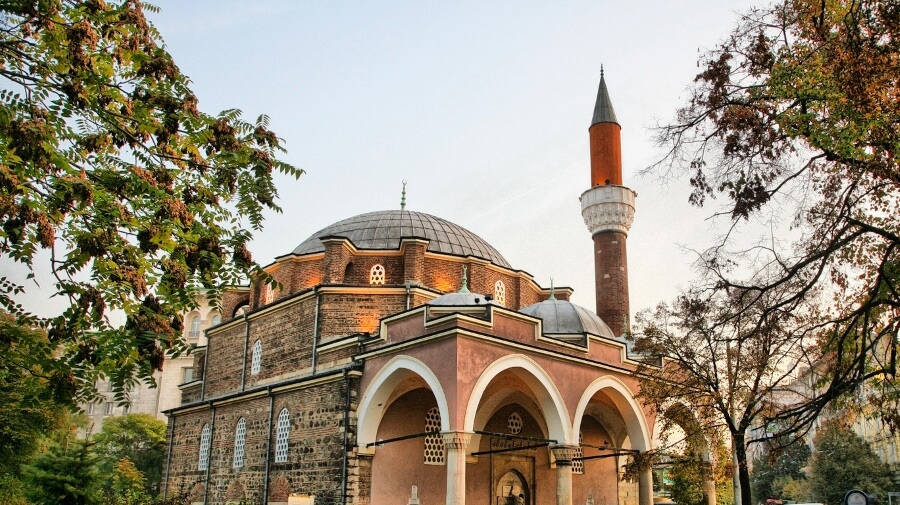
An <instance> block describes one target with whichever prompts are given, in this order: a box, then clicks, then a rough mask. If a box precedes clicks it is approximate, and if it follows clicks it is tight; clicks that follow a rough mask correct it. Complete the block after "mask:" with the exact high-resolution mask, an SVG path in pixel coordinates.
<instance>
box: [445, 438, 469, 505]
mask: <svg viewBox="0 0 900 505" xmlns="http://www.w3.org/2000/svg"><path fill="white" fill-rule="evenodd" d="M442 435H443V437H444V449H446V450H447V505H465V503H466V447H468V446H469V440H470V439H471V438H472V434H471V433H466V432H464V431H449V432H446V433H442Z"/></svg>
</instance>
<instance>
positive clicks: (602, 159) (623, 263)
mask: <svg viewBox="0 0 900 505" xmlns="http://www.w3.org/2000/svg"><path fill="white" fill-rule="evenodd" d="M621 129H622V127H621V126H619V123H618V121H617V120H616V113H615V111H614V110H613V106H612V102H611V101H610V100H609V92H608V91H607V90H606V79H605V78H604V76H603V68H602V67H601V69H600V89H599V90H598V91H597V104H596V105H595V106H594V117H593V120H592V121H591V127H590V128H588V134H589V135H590V142H591V189H589V190H587V191H585V192H584V193H582V195H581V215H582V216H583V217H584V223H585V224H586V225H587V227H588V230H590V232H591V235H592V236H593V238H594V279H595V286H596V289H597V315H598V316H600V318H601V319H603V321H604V322H606V324H608V325H609V327H610V329H612V331H613V333H614V334H615V335H617V336H618V335H621V334H622V333H624V332H626V331H628V321H629V320H630V319H629V307H628V254H627V250H626V247H625V239H626V238H627V237H628V229H629V228H631V222H632V221H633V220H634V198H635V196H636V194H635V192H634V191H632V190H631V189H629V188H626V187H625V186H622V143H621V140H620V131H621Z"/></svg>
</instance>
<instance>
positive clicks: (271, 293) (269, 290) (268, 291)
mask: <svg viewBox="0 0 900 505" xmlns="http://www.w3.org/2000/svg"><path fill="white" fill-rule="evenodd" d="M274 299H275V288H273V287H272V285H271V284H266V285H265V287H263V297H262V304H263V305H268V304H270V303H272V300H274Z"/></svg>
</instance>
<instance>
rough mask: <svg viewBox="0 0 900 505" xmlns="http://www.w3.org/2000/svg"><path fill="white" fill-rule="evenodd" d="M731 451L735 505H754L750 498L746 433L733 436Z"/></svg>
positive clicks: (733, 434)
mask: <svg viewBox="0 0 900 505" xmlns="http://www.w3.org/2000/svg"><path fill="white" fill-rule="evenodd" d="M731 449H732V454H734V466H735V468H734V500H735V502H734V505H752V504H753V501H752V497H751V496H750V469H749V468H748V467H747V446H746V445H745V439H744V433H743V432H740V433H732V434H731Z"/></svg>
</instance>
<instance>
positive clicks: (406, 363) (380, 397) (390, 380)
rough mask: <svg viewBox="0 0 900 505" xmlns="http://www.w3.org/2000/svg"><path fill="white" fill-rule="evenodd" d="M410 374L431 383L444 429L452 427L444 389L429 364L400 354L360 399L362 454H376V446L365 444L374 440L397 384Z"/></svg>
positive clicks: (383, 369)
mask: <svg viewBox="0 0 900 505" xmlns="http://www.w3.org/2000/svg"><path fill="white" fill-rule="evenodd" d="M410 375H416V376H418V377H420V378H421V379H422V380H423V381H425V384H427V385H428V388H429V389H430V390H431V393H432V394H433V395H434V399H435V401H436V402H437V407H438V410H439V411H440V414H441V431H448V430H449V429H450V408H449V406H448V405H447V397H446V395H445V394H444V388H443V386H441V383H440V381H439V380H438V378H437V376H436V375H435V374H434V372H432V371H431V369H430V368H428V365H426V364H425V363H423V362H421V361H419V360H417V359H416V358H413V357H411V356H397V357H395V358H394V359H392V360H391V361H389V362H388V363H387V364H386V365H385V366H384V368H382V369H381V370H379V371H378V373H377V374H376V375H375V378H374V379H372V382H371V383H370V384H369V386H368V387H367V388H366V392H365V393H363V396H362V399H361V400H360V402H359V408H358V409H357V412H359V419H358V422H357V426H358V432H357V442H358V444H359V452H360V453H363V454H374V452H375V448H374V447H366V445H367V444H369V443H372V442H374V441H375V437H376V436H377V434H378V425H379V424H381V418H382V417H383V416H384V412H385V410H386V409H387V407H388V405H386V403H387V400H388V398H389V397H390V396H391V394H392V393H393V392H394V390H395V389H396V388H397V386H398V385H399V384H400V383H401V382H403V380H404V379H406V378H408V377H409V376H410Z"/></svg>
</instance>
